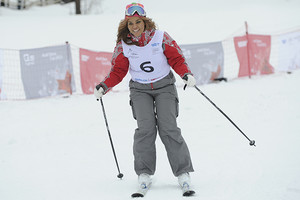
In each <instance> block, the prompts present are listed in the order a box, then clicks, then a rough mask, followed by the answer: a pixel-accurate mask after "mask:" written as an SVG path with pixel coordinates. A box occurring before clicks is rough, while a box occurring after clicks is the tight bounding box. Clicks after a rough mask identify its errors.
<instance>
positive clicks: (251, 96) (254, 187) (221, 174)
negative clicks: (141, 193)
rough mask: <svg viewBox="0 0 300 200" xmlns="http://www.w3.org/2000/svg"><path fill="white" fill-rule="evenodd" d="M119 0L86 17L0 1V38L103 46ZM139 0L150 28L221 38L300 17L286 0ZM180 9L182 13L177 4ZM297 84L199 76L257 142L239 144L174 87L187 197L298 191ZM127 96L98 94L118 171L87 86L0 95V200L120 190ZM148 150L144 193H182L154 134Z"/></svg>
mask: <svg viewBox="0 0 300 200" xmlns="http://www.w3.org/2000/svg"><path fill="white" fill-rule="evenodd" d="M117 2H118V3H117ZM120 2H121V3H120ZM130 2H131V1H129V2H128V1H126V3H124V1H114V2H113V3H110V2H109V1H104V3H103V6H106V7H105V8H107V9H105V10H104V12H103V14H101V15H88V16H74V15H69V13H70V8H69V5H65V6H60V5H55V6H50V7H45V8H32V10H28V11H21V12H16V11H11V10H7V9H4V8H2V7H1V11H0V14H1V17H0V24H1V37H0V48H13V49H21V48H33V47H41V46H48V45H53V44H60V43H63V42H64V41H66V40H68V41H70V42H71V43H73V44H75V45H78V46H80V47H85V48H90V49H95V50H99V51H112V50H113V47H114V41H115V33H116V28H117V25H118V22H119V20H120V18H122V17H123V8H124V6H125V4H127V3H130ZM141 2H145V3H144V4H145V6H146V8H147V6H148V7H149V10H148V14H149V15H150V14H151V15H152V14H153V18H154V19H155V21H157V23H158V25H159V27H160V28H162V29H167V30H168V32H169V33H170V34H171V35H172V36H174V38H175V39H176V40H178V42H179V43H199V42H210V41H216V40H221V39H223V38H224V37H226V36H228V35H229V34H232V32H233V31H234V30H235V29H236V28H239V27H240V26H243V22H244V20H249V24H250V25H251V24H252V25H253V26H257V27H258V29H259V30H262V31H268V30H270V31H277V30H279V31H280V30H283V29H287V28H292V27H295V26H298V25H300V23H299V19H300V15H299V12H297V13H296V11H295V10H297V9H298V8H299V3H298V1H295V0H294V1H293V0H289V1H284V0H276V1H234V0H230V1H226V2H228V4H226V5H225V4H224V3H222V2H223V1H221V0H219V1H209V2H210V3H208V2H206V3H203V2H204V1H196V0H195V1H192V0H189V1H184V2H180V3H174V2H173V1H156V0H152V1H151V2H153V3H151V2H150V1H149V2H148V1H141ZM166 2H167V3H166ZM199 2H201V3H199ZM238 2H248V4H251V5H250V8H251V9H249V10H248V7H247V8H245V5H246V4H243V5H242V4H239V5H238V6H234V4H233V3H238ZM249 2H252V3H249ZM262 2H263V3H262ZM272 2H273V3H272ZM230 3H232V4H230ZM196 5H197V7H196ZM230 5H232V7H231V6H230ZM118 6H119V7H118ZM172 6H173V7H172ZM205 6H206V7H207V8H209V9H205ZM297 6H298V7H297ZM195 7H196V8H197V9H196V8H195ZM233 8H234V9H233ZM189 9H191V12H189ZM165 10H167V12H162V11H165ZM260 10H262V11H264V12H258V11H260ZM54 11H55V15H54V14H53V12H54ZM119 11H120V12H121V13H119ZM197 11H201V12H199V13H197ZM251 11H252V13H255V15H254V16H250V14H249V13H251ZM256 11H257V12H256ZM275 11H276V14H275ZM277 11H281V12H280V13H277ZM65 12H66V13H65ZM181 12H183V13H184V14H183V15H180V14H178V13H181ZM41 13H43V15H42V16H40V14H41ZM247 13H248V14H247ZM216 14H218V15H216ZM244 14H245V15H244ZM213 16H215V17H213ZM167 17H168V18H167ZM171 17H172V18H173V20H172V21H170V18H171ZM295 17H298V18H295ZM268 24H269V25H270V26H266V25H268ZM275 25H276V26H275ZM218 26H221V27H222V28H216V27H218ZM262 27H263V28H262ZM196 33H197V34H198V35H199V36H195V35H196ZM190 34H191V36H189V35H190ZM178 81H181V80H178ZM299 85H300V72H299V71H295V72H294V73H292V74H275V75H269V76H261V77H253V78H252V79H248V78H243V79H236V80H232V81H229V82H227V83H225V82H221V83H218V84H209V85H203V86H200V87H199V88H200V89H201V90H202V91H203V92H204V93H205V94H206V95H207V96H208V97H209V98H210V99H211V100H212V101H214V102H215V103H216V105H217V106H219V107H220V108H221V109H222V110H223V111H224V112H225V113H226V114H227V115H228V116H229V117H230V118H231V119H232V120H233V121H234V122H235V123H236V124H237V125H238V126H239V127H240V128H241V129H242V130H243V131H244V132H245V133H246V134H247V136H248V137H250V138H251V139H254V140H256V143H257V147H252V146H249V142H248V141H247V140H246V139H245V138H244V137H243V136H242V135H241V133H240V132H238V130H237V129H236V128H235V127H234V126H232V124H230V122H229V121H228V120H227V119H226V118H224V116H222V115H221V113H219V111H218V110H216V109H215V108H214V107H213V106H212V105H211V104H210V103H209V102H208V101H207V100H206V99H205V98H203V97H202V96H201V94H200V93H199V92H198V91H197V90H195V89H193V88H188V89H187V90H186V91H183V89H182V88H181V87H179V88H178V93H179V98H180V115H179V118H178V123H179V127H180V128H181V129H182V134H183V136H184V138H185V139H186V141H187V143H188V145H189V148H190V151H191V155H192V159H193V163H194V168H195V172H194V173H192V181H193V184H194V188H195V190H196V192H197V196H196V198H193V199H205V200H229V199H230V200H240V199H243V200H253V199H255V200H269V199H270V200H271V199H272V200H282V199H284V200H298V199H299V198H300V181H299V177H300V171H299V166H300V157H299V153H300V147H299V143H300V134H299V133H300V125H299V121H300V104H299V102H300V94H299ZM128 96H129V93H128V92H127V91H123V92H119V93H109V94H107V95H106V96H105V97H104V99H103V101H104V105H105V109H106V114H107V118H108V123H109V126H110V131H111V134H112V137H113V141H114V145H115V148H116V153H117V157H118V161H119V164H120V169H121V172H122V173H123V174H124V178H123V180H119V179H118V178H117V174H118V172H117V169H116V166H115V162H114V158H113V154H112V151H111V146H110V142H109V139H108V135H107V130H106V127H105V122H104V118H103V115H102V110H101V106H100V103H99V102H97V101H96V100H95V99H94V97H93V95H72V96H70V97H69V98H61V97H56V98H45V99H38V100H29V101H0V113H1V114H0V199H1V200H41V199H43V200H54V199H55V200H94V199H95V200H96V199H109V200H114V199H116V200H123V199H131V197H130V194H131V193H132V192H134V191H135V190H136V182H137V177H136V175H135V174H134V170H133V155H132V143H133V133H134V129H135V127H136V122H135V121H134V119H133V118H132V116H131V110H130V106H129V104H128V99H129V98H128ZM157 152H158V160H157V172H156V174H155V176H154V183H153V187H152V189H151V190H150V191H149V193H148V194H147V196H146V197H145V199H155V200H165V199H174V200H176V199H182V197H181V191H180V189H179V187H178V185H177V180H176V178H175V177H173V175H172V173H171V169H170V167H169V164H168V161H167V156H166V153H165V150H164V147H163V145H162V143H161V142H160V139H159V138H158V139H157Z"/></svg>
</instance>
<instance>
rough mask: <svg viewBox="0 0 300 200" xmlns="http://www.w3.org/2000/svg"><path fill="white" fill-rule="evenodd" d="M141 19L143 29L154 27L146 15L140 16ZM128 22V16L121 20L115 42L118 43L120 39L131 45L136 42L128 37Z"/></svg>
mask: <svg viewBox="0 0 300 200" xmlns="http://www.w3.org/2000/svg"><path fill="white" fill-rule="evenodd" d="M141 19H142V20H143V21H144V24H145V30H152V29H156V25H155V23H154V22H153V21H152V19H150V18H148V17H141ZM127 24H128V18H127V19H123V20H121V22H120V24H119V28H118V35H117V43H119V42H120V41H121V40H123V41H124V42H125V43H126V44H128V45H132V44H136V43H135V42H133V41H131V40H130V38H129V37H128V34H129V33H130V32H129V29H128V27H127Z"/></svg>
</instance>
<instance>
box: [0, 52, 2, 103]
mask: <svg viewBox="0 0 300 200" xmlns="http://www.w3.org/2000/svg"><path fill="white" fill-rule="evenodd" d="M2 81H3V50H2V49H0V100H1V99H3V98H2V96H3V89H2Z"/></svg>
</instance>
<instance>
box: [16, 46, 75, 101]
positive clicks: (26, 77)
mask: <svg viewBox="0 0 300 200" xmlns="http://www.w3.org/2000/svg"><path fill="white" fill-rule="evenodd" d="M20 63H21V77H22V82H23V85H24V90H25V96H26V99H32V98H40V97H47V96H55V95H59V94H64V93H70V94H71V93H72V92H74V91H75V82H74V79H73V77H74V76H73V67H72V62H71V59H70V49H69V45H61V46H53V47H44V48H37V49H26V50H20Z"/></svg>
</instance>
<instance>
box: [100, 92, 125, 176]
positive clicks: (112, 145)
mask: <svg viewBox="0 0 300 200" xmlns="http://www.w3.org/2000/svg"><path fill="white" fill-rule="evenodd" d="M97 101H99V99H97ZM100 102H101V106H102V111H103V116H104V119H105V124H106V129H107V132H108V136H109V140H110V144H111V148H112V151H113V154H114V158H115V161H116V165H117V169H118V172H119V174H118V175H117V177H118V178H120V179H122V177H123V176H124V175H123V174H122V173H120V168H119V164H118V160H117V156H116V152H115V148H114V144H113V141H112V137H111V134H110V131H109V127H108V123H107V118H106V114H105V109H104V105H103V101H102V98H100Z"/></svg>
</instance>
